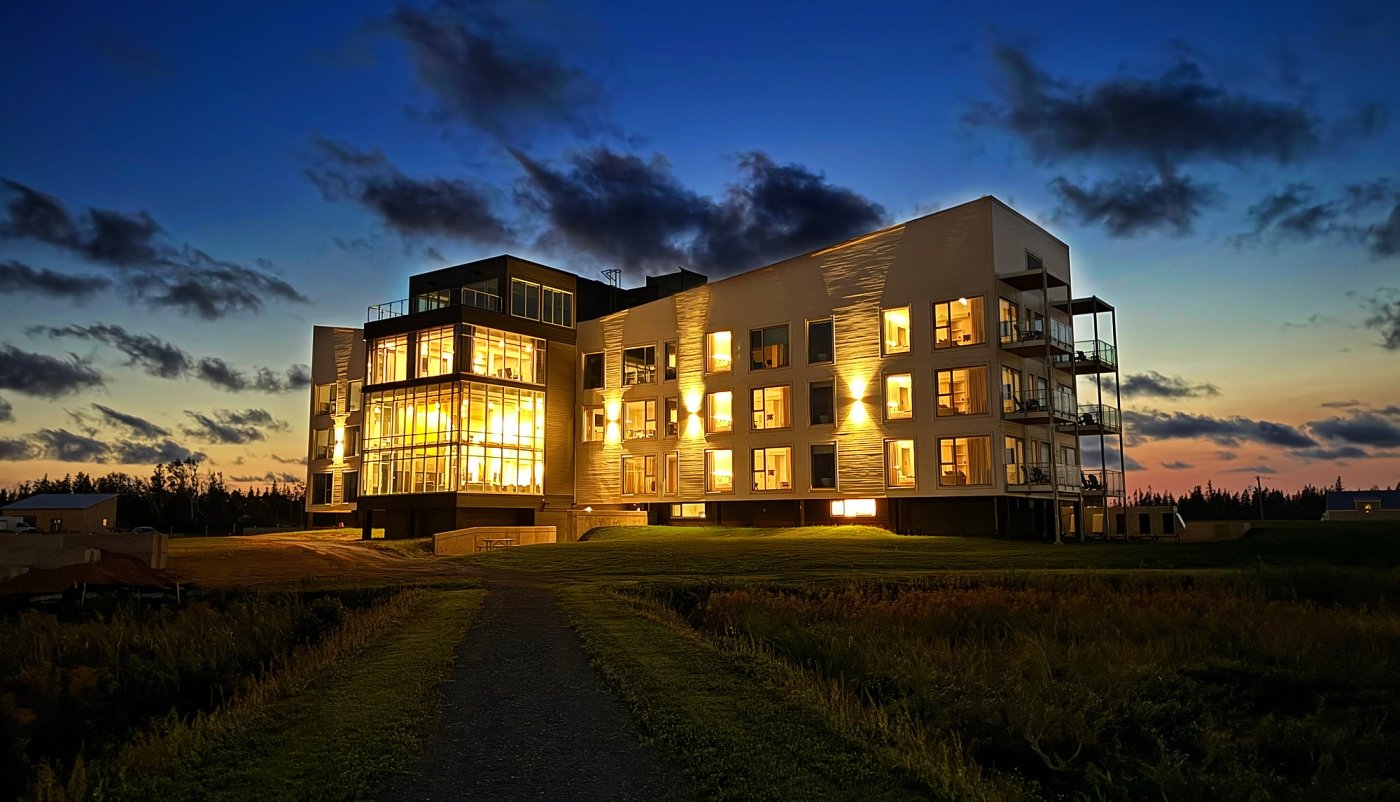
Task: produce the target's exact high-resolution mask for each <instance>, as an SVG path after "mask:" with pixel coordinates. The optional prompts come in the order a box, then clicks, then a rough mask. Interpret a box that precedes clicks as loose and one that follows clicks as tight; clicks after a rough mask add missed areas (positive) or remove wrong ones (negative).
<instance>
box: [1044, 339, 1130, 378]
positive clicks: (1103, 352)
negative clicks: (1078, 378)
mask: <svg viewBox="0 0 1400 802" xmlns="http://www.w3.org/2000/svg"><path fill="white" fill-rule="evenodd" d="M1070 362H1073V363H1074V367H1075V370H1077V371H1079V372H1081V373H1083V372H1093V373H1100V372H1105V371H1112V370H1113V369H1114V368H1116V367H1117V366H1118V349H1117V348H1116V347H1114V346H1113V345H1112V344H1110V343H1106V342H1104V341H1103V340H1080V341H1078V342H1076V343H1075V344H1074V353H1072V354H1057V355H1056V356H1055V367H1057V368H1064V367H1066V366H1068V365H1069V364H1070Z"/></svg>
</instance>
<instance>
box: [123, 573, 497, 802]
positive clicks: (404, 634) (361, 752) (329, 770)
mask: <svg viewBox="0 0 1400 802" xmlns="http://www.w3.org/2000/svg"><path fill="white" fill-rule="evenodd" d="M425 593H426V595H425V597H424V599H423V601H422V602H421V603H419V604H418V605H417V606H416V607H415V608H414V609H413V610H412V611H411V613H410V614H409V615H408V616H406V617H405V618H403V619H402V620H400V621H397V622H395V623H394V624H393V626H392V628H391V629H390V630H389V631H388V632H387V633H386V634H384V635H382V636H380V637H379V638H378V639H377V640H376V641H374V642H372V643H371V644H369V645H368V646H367V647H365V648H364V649H363V650H361V651H360V652H359V653H357V654H355V655H354V656H353V657H352V658H351V659H348V660H345V661H342V662H339V663H337V664H336V665H334V666H332V667H330V668H328V669H326V670H325V671H323V672H322V673H320V674H319V675H318V676H316V677H314V678H312V679H311V680H310V681H309V682H308V683H307V684H306V686H305V687H303V688H302V689H300V690H299V691H298V692H297V693H295V694H292V695H290V696H288V697H286V698H283V699H280V700H278V701H275V702H273V703H271V704H268V705H267V706H266V707H265V709H263V710H260V711H259V713H258V715H256V716H255V717H254V718H253V719H252V720H251V721H249V722H248V723H247V724H246V726H239V727H235V728H232V730H231V731H230V732H227V733H221V734H220V735H219V736H217V737H215V738H212V739H210V740H208V741H207V742H205V743H203V744H201V746H200V749H199V750H198V753H197V756H196V757H195V758H194V759H192V760H190V761H189V762H186V763H184V764H182V765H177V766H175V767H173V768H168V769H165V770H163V771H162V772H161V773H160V774H158V775H155V776H149V777H138V778H134V780H135V781H134V782H133V783H132V785H131V786H130V787H128V788H125V789H123V791H122V792H121V793H120V794H119V795H118V796H119V797H120V798H129V799H190V800H194V799H211V800H212V799H227V800H245V799H287V800H293V799H296V800H302V799H361V798H365V797H366V796H367V795H368V794H369V793H371V792H372V791H373V790H374V788H375V786H376V785H377V784H378V783H379V782H380V781H382V780H383V779H384V777H385V776H386V775H388V774H390V773H392V772H394V771H398V770H400V769H402V768H403V767H404V766H405V765H407V763H408V761H409V760H410V759H411V758H412V757H413V756H414V755H415V754H416V753H417V751H418V745H419V735H420V733H421V731H422V728H423V724H424V722H425V721H426V720H429V719H431V718H432V717H433V715H435V713H436V711H437V688H438V686H439V683H440V682H441V681H442V680H443V679H445V678H446V676H447V673H448V670H449V667H450V663H451V656H452V652H453V650H454V649H455V647H456V645H457V644H458V643H459V642H460V641H461V639H462V637H463V636H464V635H465V634H466V631H467V628H468V626H470V624H471V621H472V619H473V617H474V616H475V615H476V613H477V611H478V609H479V608H480V606H481V602H482V599H483V598H484V597H485V591H481V590H431V591H426V592H425Z"/></svg>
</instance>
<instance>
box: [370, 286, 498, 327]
mask: <svg viewBox="0 0 1400 802" xmlns="http://www.w3.org/2000/svg"><path fill="white" fill-rule="evenodd" d="M447 306H470V307H473V308H476V309H485V310H486V311H488V312H501V311H503V310H504V309H505V304H504V302H503V301H502V300H501V296H499V295H496V294H495V293H490V292H483V291H481V290H474V289H472V288H471V287H458V288H457V289H456V290H442V291H437V292H425V293H423V294H421V295H417V296H414V297H413V298H403V299H401V300H398V301H387V302H385V303H382V304H375V305H374V306H371V307H370V308H369V314H368V315H367V316H366V319H368V320H388V319H389V318H395V317H400V316H402V315H407V314H409V313H410V311H412V312H427V311H429V310H432V309H442V308H443V307H447Z"/></svg>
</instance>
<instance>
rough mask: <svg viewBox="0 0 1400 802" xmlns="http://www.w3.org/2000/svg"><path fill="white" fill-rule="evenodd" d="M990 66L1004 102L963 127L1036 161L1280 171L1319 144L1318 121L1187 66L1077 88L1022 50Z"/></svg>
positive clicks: (1002, 53)
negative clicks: (999, 79) (1020, 145)
mask: <svg viewBox="0 0 1400 802" xmlns="http://www.w3.org/2000/svg"><path fill="white" fill-rule="evenodd" d="M995 58H996V61H997V64H998V65H999V66H1000V68H1001V70H1002V73H1003V76H1004V77H1005V79H1006V86H1005V90H1004V98H1003V102H1002V103H1000V104H990V105H984V106H982V107H981V108H979V109H977V110H975V111H974V112H973V113H972V114H970V115H969V116H968V120H969V122H972V123H973V124H979V125H996V126H998V127H1002V128H1005V129H1006V130H1008V131H1010V132H1012V133H1013V134H1015V135H1017V136H1018V137H1020V138H1021V139H1023V140H1024V141H1025V142H1026V143H1027V144H1028V145H1029V146H1030V149H1031V152H1032V153H1033V154H1034V155H1035V156H1036V157H1037V158H1038V159H1040V160H1042V161H1046V162H1054V161H1059V160H1062V159H1066V158H1083V159H1102V158H1118V159H1125V160H1130V161H1138V162H1146V163H1150V164H1153V165H1159V166H1160V165H1166V164H1178V163H1182V162H1191V161H1206V160H1212V161H1215V160H1219V161H1229V162H1237V161H1243V160H1248V159H1267V160H1271V161H1275V162H1279V163H1284V164H1286V163H1290V162H1295V161H1297V160H1298V159H1300V158H1301V157H1303V156H1305V155H1307V154H1309V153H1311V152H1313V151H1315V150H1317V149H1318V147H1319V146H1320V145H1321V143H1322V138H1323V132H1322V127H1323V126H1322V123H1321V121H1320V120H1319V119H1318V118H1317V116H1316V115H1315V114H1313V113H1312V112H1311V111H1310V110H1309V109H1307V108H1306V107H1305V106H1303V105H1302V104H1299V103H1292V102H1286V101H1275V100H1269V99H1265V98H1260V97H1252V96H1250V95H1246V94H1243V93H1240V92H1237V91H1232V90H1231V89H1229V88H1227V87H1225V86H1224V85H1222V84H1220V83H1217V82H1214V81H1211V80H1209V79H1207V77H1206V75H1205V72H1204V71H1203V70H1202V68H1201V67H1200V65H1198V64H1196V63H1194V62H1193V61H1190V60H1186V59H1182V60H1179V61H1178V62H1177V63H1176V64H1175V65H1173V66H1171V67H1170V68H1168V69H1167V70H1166V71H1164V72H1163V73H1162V74H1161V75H1158V76H1153V77H1136V76H1120V77H1114V78H1110V79H1108V80H1106V81H1103V82H1101V83H1098V84H1094V85H1090V86H1075V85H1071V84H1069V83H1067V82H1064V81H1059V80H1056V79H1055V78H1052V77H1051V76H1049V75H1048V74H1046V73H1045V72H1044V71H1043V70H1041V69H1040V68H1039V67H1037V66H1036V65H1035V64H1033V63H1032V62H1031V59H1030V57H1029V56H1028V55H1027V54H1026V52H1025V51H1023V50H1018V49H1016V48H1013V47H1002V48H1000V49H998V50H997V51H996V53H995Z"/></svg>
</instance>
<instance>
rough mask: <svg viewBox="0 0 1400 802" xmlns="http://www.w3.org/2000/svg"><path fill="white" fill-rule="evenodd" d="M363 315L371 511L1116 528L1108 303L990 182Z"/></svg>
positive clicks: (364, 451)
mask: <svg viewBox="0 0 1400 802" xmlns="http://www.w3.org/2000/svg"><path fill="white" fill-rule="evenodd" d="M369 312H370V314H369V322H368V323H367V324H366V325H365V329H364V337H365V341H366V343H367V345H366V347H365V356H366V364H367V366H368V368H367V373H366V374H365V376H364V381H365V384H364V394H365V395H364V409H363V416H364V423H363V426H362V428H361V430H360V432H359V436H360V439H361V443H360V448H359V451H360V457H359V459H360V460H361V461H362V464H363V474H364V478H363V480H362V481H360V483H359V491H360V495H359V499H358V513H359V518H358V520H359V522H360V524H361V525H362V526H363V527H364V531H365V532H366V534H368V533H369V532H370V529H371V527H381V526H382V527H384V528H385V529H386V531H387V533H388V534H389V536H391V537H393V536H409V535H426V534H430V533H432V532H437V531H443V530H447V529H453V528H460V527H465V526H472V525H479V524H481V525H488V524H516V525H529V524H533V523H536V521H537V519H545V518H550V519H552V518H553V517H554V516H555V515H557V513H558V511H560V510H568V509H579V508H585V507H587V508H590V509H592V510H608V509H618V510H621V509H629V510H635V509H642V510H645V511H647V514H648V517H649V518H650V520H652V521H654V522H657V523H667V522H673V521H674V522H709V523H723V524H754V525H778V524H783V525H791V524H802V523H832V522H842V521H849V522H855V523H862V522H868V523H876V524H880V525H884V526H888V527H890V528H891V529H894V530H896V531H902V532H914V533H926V534H939V533H949V534H953V533H957V534H989V535H1006V536H1024V537H1052V536H1054V535H1056V534H1061V533H1063V534H1072V533H1084V534H1126V532H1118V531H1117V530H1118V529H1119V528H1120V525H1119V522H1121V521H1122V520H1123V517H1122V515H1120V514H1118V513H1120V512H1122V510H1121V509H1119V508H1122V507H1123V506H1124V504H1125V497H1126V485H1125V482H1124V476H1123V459H1122V456H1121V455H1122V423H1121V416H1120V414H1119V401H1118V396H1117V389H1116V388H1117V387H1118V383H1117V381H1116V377H1117V372H1118V355H1117V348H1116V312H1115V310H1114V308H1113V307H1112V306H1111V305H1109V304H1107V303H1105V302H1104V301H1103V300H1101V299H1099V298H1097V297H1087V298H1084V297H1080V298H1076V297H1075V296H1074V295H1073V293H1072V291H1071V281H1070V265H1069V248H1068V246H1067V245H1065V244H1064V243H1063V242H1061V241H1060V240H1058V239H1056V238H1055V237H1054V236H1052V235H1050V234H1049V233H1048V232H1046V231H1045V230H1044V229H1042V228H1041V227H1040V226H1038V225H1036V224H1034V223H1032V222H1031V221H1029V220H1027V219H1026V218H1025V217H1023V216H1021V215H1020V214H1018V213H1017V212H1016V211H1014V210H1012V209H1011V208H1010V207H1008V206H1006V205H1005V204H1003V203H1001V202H1000V201H998V200H997V199H995V198H992V197H990V196H988V197H984V198H981V199H979V200H975V201H972V202H970V203H965V204H963V205H961V206H956V207H953V208H950V209H945V210H943V211H940V212H937V213H935V214H931V215H927V216H925V217H921V218H918V219H916V220H911V221H908V222H905V223H901V224H899V225H895V226H891V227H889V228H886V229H882V230H880V231H876V232H872V233H870V234H866V235H863V236H860V237H856V238H854V239H851V240H848V241H846V242H842V243H839V244H836V245H833V246H831V247H828V248H823V249H821V250H818V251H814V252H812V253H809V254H805V255H801V256H797V257H795V258H792V259H788V260H785V261H782V262H779V263H776V264H773V265H770V266H767V267H762V268H758V269H755V270H750V271H748V272H744V273H739V274H737V275H733V276H730V277H728V278H725V279H722V280H717V281H714V282H709V281H707V279H706V278H705V277H704V276H702V275H700V274H698V273H694V272H691V271H687V270H680V271H677V272H676V273H672V274H669V275H666V276H652V277H649V278H648V279H647V281H646V285H645V286H643V287H638V288H635V289H622V288H620V287H616V286H612V285H610V284H606V283H603V282H598V281H593V280H590V279H586V278H582V277H579V276H575V275H574V274H572V273H568V272H565V271H561V270H556V269H554V268H551V267H547V266H545V265H540V264H537V263H534V262H529V261H526V260H523V259H517V258H515V257H512V256H499V257H494V258H492V259H486V260H482V261H479V262H473V263H470V264H465V265H458V266H456V267H449V268H445V269H442V270H437V271H433V272H431V273H425V274H422V275H417V276H413V277H411V278H410V279H409V298H407V299H405V300H402V301H394V302H392V303H388V304H380V305H377V306H373V307H370V310H369ZM1076 324H1077V327H1076ZM318 331H319V329H318ZM343 331H353V330H343ZM1076 332H1077V333H1078V336H1079V338H1078V339H1076ZM327 358H328V357H327V356H326V352H325V350H324V349H319V348H318V349H317V350H316V352H315V353H314V354H313V360H312V362H313V365H312V370H313V375H314V378H315V381H316V382H322V381H329V380H328V379H322V378H320V377H322V376H329V375H330V373H329V372H328V371H329V368H326V367H325V366H324V364H323V363H324V362H325V360H326V359H327ZM336 370H339V367H337V368H336ZM336 375H337V376H339V374H338V373H337V374H336ZM1108 376H1112V377H1113V378H1114V379H1115V380H1114V381H1105V380H1104V379H1105V377H1108ZM318 386H319V385H318ZM317 392H319V391H317ZM322 420H323V421H324V420H325V419H322ZM347 431H348V430H347ZM347 436H348V434H347ZM315 442H316V441H315V435H314V434H313V457H314V456H315ZM1087 455H1092V457H1093V458H1092V459H1083V460H1082V459H1081V457H1084V456H1087ZM1110 456H1111V458H1112V460H1113V463H1116V464H1109V463H1108V459H1106V458H1109V457H1110ZM309 464H310V466H311V467H310V469H309V470H310V473H311V476H312V478H313V480H314V479H315V476H316V474H317V473H318V471H320V470H321V469H320V467H318V466H321V465H325V464H327V463H324V462H323V461H319V460H317V459H313V460H311V462H310V463H309ZM332 472H333V471H332ZM320 481H321V482H322V484H324V485H325V486H326V487H329V488H330V490H329V496H328V498H329V499H330V500H331V502H335V501H337V500H338V499H339V500H341V501H342V502H343V498H344V497H343V496H337V495H336V492H335V487H336V484H335V480H334V479H333V478H332V479H323V480H320ZM311 487H312V483H311V482H308V488H309V489H311ZM316 500H317V497H316V496H315V493H314V492H313V499H312V501H313V502H314V501H316ZM310 509H315V507H312V508H310Z"/></svg>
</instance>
